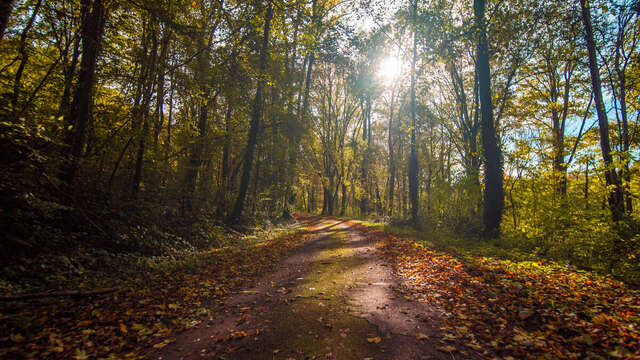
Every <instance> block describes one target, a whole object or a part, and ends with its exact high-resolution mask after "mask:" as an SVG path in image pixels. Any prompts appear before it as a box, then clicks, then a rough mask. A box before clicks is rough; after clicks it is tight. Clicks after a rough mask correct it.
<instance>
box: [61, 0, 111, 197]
mask: <svg viewBox="0 0 640 360" xmlns="http://www.w3.org/2000/svg"><path fill="white" fill-rule="evenodd" d="M82 9H83V14H82V28H81V36H82V60H81V61H80V73H79V75H78V83H77V86H76V90H75V95H74V97H73V101H72V103H71V108H70V111H69V114H68V120H67V121H66V123H69V124H73V127H72V128H71V129H70V130H67V131H68V133H67V136H66V139H65V140H66V141H65V143H66V145H67V147H68V151H67V164H66V166H65V169H64V170H63V174H62V176H61V178H62V180H64V181H65V182H66V184H67V185H69V186H70V188H71V185H72V183H73V181H74V180H75V176H76V172H77V169H78V165H79V161H80V158H81V156H82V151H83V149H84V146H85V137H86V132H87V128H88V126H89V122H90V117H91V105H92V103H93V87H94V84H95V73H96V63H97V61H98V56H99V52H100V46H101V43H102V35H103V32H104V24H105V20H106V11H105V7H104V0H82Z"/></svg>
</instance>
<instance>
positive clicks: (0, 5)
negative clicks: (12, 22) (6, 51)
mask: <svg viewBox="0 0 640 360" xmlns="http://www.w3.org/2000/svg"><path fill="white" fill-rule="evenodd" d="M13 2H14V0H1V1H0V40H2V38H3V37H4V31H5V30H6V29H7V25H9V17H10V16H11V12H12V11H13Z"/></svg>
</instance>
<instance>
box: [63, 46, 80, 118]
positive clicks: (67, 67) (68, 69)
mask: <svg viewBox="0 0 640 360" xmlns="http://www.w3.org/2000/svg"><path fill="white" fill-rule="evenodd" d="M74 37H75V39H74V41H73V52H72V53H71V62H69V61H68V59H66V56H65V60H64V85H63V90H62V99H61V100H60V106H59V107H58V116H63V117H65V118H67V119H68V117H67V115H68V114H69V106H70V104H71V90H72V89H73V78H74V75H75V73H76V68H77V67H78V59H79V58H80V36H78V35H76V36H74ZM72 125H73V124H66V126H65V127H67V128H68V127H69V126H72Z"/></svg>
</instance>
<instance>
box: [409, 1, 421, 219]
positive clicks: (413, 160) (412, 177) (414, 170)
mask: <svg viewBox="0 0 640 360" xmlns="http://www.w3.org/2000/svg"><path fill="white" fill-rule="evenodd" d="M417 6H418V2H417V0H413V9H412V11H413V14H412V18H413V20H412V21H413V56H412V58H411V90H410V91H411V104H410V108H411V145H410V151H411V152H410V155H409V201H410V202H411V222H412V223H413V225H414V226H417V225H418V206H419V202H418V153H417V149H416V125H417V124H416V73H415V72H416V57H417V49H416V48H417V42H418V40H417V36H416V12H417Z"/></svg>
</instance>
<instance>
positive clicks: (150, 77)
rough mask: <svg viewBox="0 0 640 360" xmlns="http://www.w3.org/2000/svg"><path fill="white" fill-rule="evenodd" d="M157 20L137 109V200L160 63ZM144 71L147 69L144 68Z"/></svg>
mask: <svg viewBox="0 0 640 360" xmlns="http://www.w3.org/2000/svg"><path fill="white" fill-rule="evenodd" d="M156 26H157V25H156V21H155V19H154V20H152V21H151V24H150V27H151V43H152V45H151V46H152V48H151V53H150V54H149V56H150V57H149V62H148V63H147V64H146V66H148V69H147V70H146V71H147V76H146V77H143V78H144V79H146V83H145V84H144V88H143V91H144V93H143V96H142V104H141V106H140V107H139V109H138V111H137V114H136V116H137V118H138V119H137V123H138V125H137V126H139V124H140V123H142V129H138V134H137V137H138V148H137V151H136V163H135V166H134V173H133V179H132V182H131V199H133V200H135V199H137V198H138V194H139V192H140V183H141V182H142V166H143V164H144V152H145V148H146V145H147V137H148V136H149V127H150V126H149V108H150V106H151V97H152V95H153V90H154V89H153V88H154V83H155V80H156V76H155V74H156V65H157V63H158V33H157V29H156ZM143 71H145V70H144V69H143Z"/></svg>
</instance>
